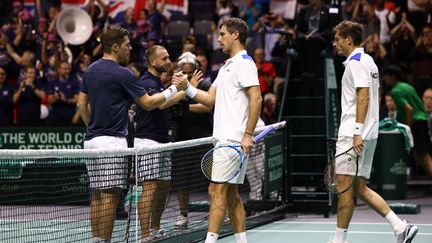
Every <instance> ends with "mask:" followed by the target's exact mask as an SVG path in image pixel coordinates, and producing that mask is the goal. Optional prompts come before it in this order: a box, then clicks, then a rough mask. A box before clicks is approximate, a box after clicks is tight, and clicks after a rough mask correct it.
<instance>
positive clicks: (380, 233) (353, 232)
mask: <svg viewBox="0 0 432 243" xmlns="http://www.w3.org/2000/svg"><path fill="white" fill-rule="evenodd" d="M247 232H256V233H334V230H255V229H252V230H248V231H247ZM349 233H350V234H376V235H394V234H393V233H392V232H377V231H349ZM417 235H432V233H417Z"/></svg>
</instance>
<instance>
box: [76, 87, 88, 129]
mask: <svg viewBox="0 0 432 243" xmlns="http://www.w3.org/2000/svg"><path fill="white" fill-rule="evenodd" d="M77 105H78V110H79V113H80V115H81V119H82V120H83V122H84V124H85V125H86V126H88V124H89V122H90V114H91V113H90V106H89V103H88V96H87V94H84V93H82V92H80V93H79V95H78V104H77Z"/></svg>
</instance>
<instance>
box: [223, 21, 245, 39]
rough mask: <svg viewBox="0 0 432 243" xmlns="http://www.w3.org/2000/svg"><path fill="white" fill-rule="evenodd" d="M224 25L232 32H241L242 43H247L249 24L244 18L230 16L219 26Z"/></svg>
mask: <svg viewBox="0 0 432 243" xmlns="http://www.w3.org/2000/svg"><path fill="white" fill-rule="evenodd" d="M222 26H225V27H226V28H227V30H228V32H229V33H230V34H232V33H234V32H236V31H237V32H238V33H239V40H240V43H241V44H242V45H245V44H246V39H247V36H248V26H247V24H246V22H245V21H244V20H242V19H239V18H228V19H225V20H224V21H223V22H222V24H221V25H220V26H219V28H222Z"/></svg>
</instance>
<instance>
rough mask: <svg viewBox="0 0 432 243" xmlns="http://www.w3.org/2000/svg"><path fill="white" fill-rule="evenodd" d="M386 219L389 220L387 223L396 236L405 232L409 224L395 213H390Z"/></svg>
mask: <svg viewBox="0 0 432 243" xmlns="http://www.w3.org/2000/svg"><path fill="white" fill-rule="evenodd" d="M385 219H386V220H387V222H389V224H390V226H391V227H392V228H393V230H394V232H395V234H396V235H400V234H401V233H403V232H404V230H405V227H406V225H407V224H406V223H405V222H404V221H402V220H401V219H400V218H399V217H398V216H397V215H396V214H395V213H394V212H393V211H390V212H389V213H388V214H387V215H386V216H385Z"/></svg>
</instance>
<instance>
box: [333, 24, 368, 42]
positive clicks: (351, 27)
mask: <svg viewBox="0 0 432 243" xmlns="http://www.w3.org/2000/svg"><path fill="white" fill-rule="evenodd" d="M333 33H335V34H336V33H339V35H340V36H342V37H343V38H347V37H348V36H350V37H351V38H352V40H353V42H354V45H356V46H359V45H360V44H361V42H362V40H363V25H361V24H359V23H357V22H352V21H347V20H344V21H342V22H340V23H339V24H338V25H336V27H334V28H333Z"/></svg>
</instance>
